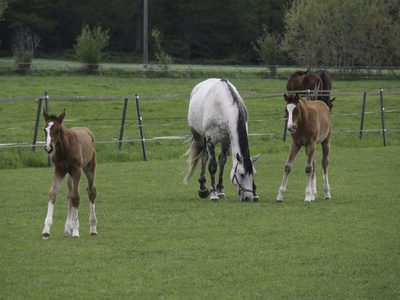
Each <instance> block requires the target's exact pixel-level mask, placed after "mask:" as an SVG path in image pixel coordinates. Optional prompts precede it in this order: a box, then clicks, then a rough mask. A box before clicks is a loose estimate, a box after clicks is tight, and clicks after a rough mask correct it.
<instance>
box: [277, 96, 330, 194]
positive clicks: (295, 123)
mask: <svg viewBox="0 0 400 300" xmlns="http://www.w3.org/2000/svg"><path fill="white" fill-rule="evenodd" d="M284 98H285V100H286V103H287V104H286V113H287V116H288V129H289V131H290V133H291V135H292V143H291V144H290V153H289V158H288V160H287V162H286V164H285V172H284V174H283V180H282V184H281V186H280V188H279V194H278V197H277V198H276V202H282V201H283V195H284V193H285V191H286V184H287V180H288V176H289V173H290V170H291V169H292V165H293V162H294V160H295V158H296V155H297V152H298V151H299V150H300V148H301V147H302V146H304V147H305V148H306V154H307V157H308V159H307V164H306V174H307V188H306V198H305V200H304V201H315V197H316V195H317V189H316V177H315V158H314V152H315V147H316V144H321V145H322V168H323V170H324V190H325V200H329V199H331V194H330V187H329V182H328V165H329V159H328V154H329V149H330V144H329V142H330V139H331V136H332V123H331V114H330V110H329V108H328V107H327V106H326V105H325V104H324V103H323V102H322V101H308V102H306V101H304V100H303V99H302V98H301V97H300V96H299V95H297V94H289V95H287V94H285V95H284Z"/></svg>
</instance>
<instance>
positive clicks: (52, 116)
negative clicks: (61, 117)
mask: <svg viewBox="0 0 400 300" xmlns="http://www.w3.org/2000/svg"><path fill="white" fill-rule="evenodd" d="M57 118H58V117H57V116H55V115H50V120H57Z"/></svg>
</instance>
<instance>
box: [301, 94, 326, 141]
mask: <svg viewBox="0 0 400 300" xmlns="http://www.w3.org/2000/svg"><path fill="white" fill-rule="evenodd" d="M307 105H308V106H309V107H312V108H313V109H314V110H315V112H316V118H317V122H318V126H319V130H318V132H319V137H318V138H317V143H320V142H322V141H324V140H325V139H326V137H328V136H329V138H330V136H331V134H332V122H331V111H330V109H329V107H328V106H327V105H326V104H325V102H323V101H320V100H315V101H307Z"/></svg>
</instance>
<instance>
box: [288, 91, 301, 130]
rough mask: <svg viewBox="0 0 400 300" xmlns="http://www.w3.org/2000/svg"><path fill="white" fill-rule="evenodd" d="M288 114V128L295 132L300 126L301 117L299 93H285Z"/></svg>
mask: <svg viewBox="0 0 400 300" xmlns="http://www.w3.org/2000/svg"><path fill="white" fill-rule="evenodd" d="M284 98H285V101H286V115H287V118H288V121H287V128H288V130H289V131H290V132H291V133H293V132H295V131H296V129H297V127H298V121H299V117H300V99H301V98H300V96H299V95H298V94H285V95H284Z"/></svg>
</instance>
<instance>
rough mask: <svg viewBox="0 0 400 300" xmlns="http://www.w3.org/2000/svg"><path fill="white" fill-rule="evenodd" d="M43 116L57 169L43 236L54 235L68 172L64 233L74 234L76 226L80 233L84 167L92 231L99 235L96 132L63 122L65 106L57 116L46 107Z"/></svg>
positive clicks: (49, 148)
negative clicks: (56, 212) (57, 204)
mask: <svg viewBox="0 0 400 300" xmlns="http://www.w3.org/2000/svg"><path fill="white" fill-rule="evenodd" d="M43 117H44V119H45V121H46V125H45V127H44V131H45V135H46V146H45V150H46V152H47V153H49V154H50V153H53V155H52V157H51V160H52V162H53V164H54V166H55V169H54V176H53V184H52V186H51V188H50V191H49V200H48V210H47V217H46V220H45V225H44V229H43V232H42V237H43V239H48V238H49V236H50V227H51V225H52V224H53V209H54V203H55V201H56V197H57V193H58V191H59V189H60V186H61V183H62V182H63V180H64V177H65V176H67V185H68V192H67V199H68V217H67V221H66V223H65V232H64V236H66V237H68V236H70V235H71V230H72V236H73V237H79V220H78V207H79V203H80V196H79V182H80V179H81V175H82V170H83V172H84V173H85V175H86V178H87V188H86V189H87V192H88V195H89V200H90V218H89V223H90V234H91V235H96V234H97V228H96V224H97V219H96V214H95V205H94V201H95V199H96V195H97V189H96V185H95V183H94V178H95V171H96V153H95V148H94V135H93V133H92V132H91V131H90V130H89V129H88V128H84V127H80V128H72V129H68V128H66V127H65V126H64V125H63V124H62V122H63V120H64V117H65V110H64V112H63V113H61V114H60V115H59V116H58V117H57V116H54V115H49V114H48V113H47V112H46V111H45V110H44V109H43Z"/></svg>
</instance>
